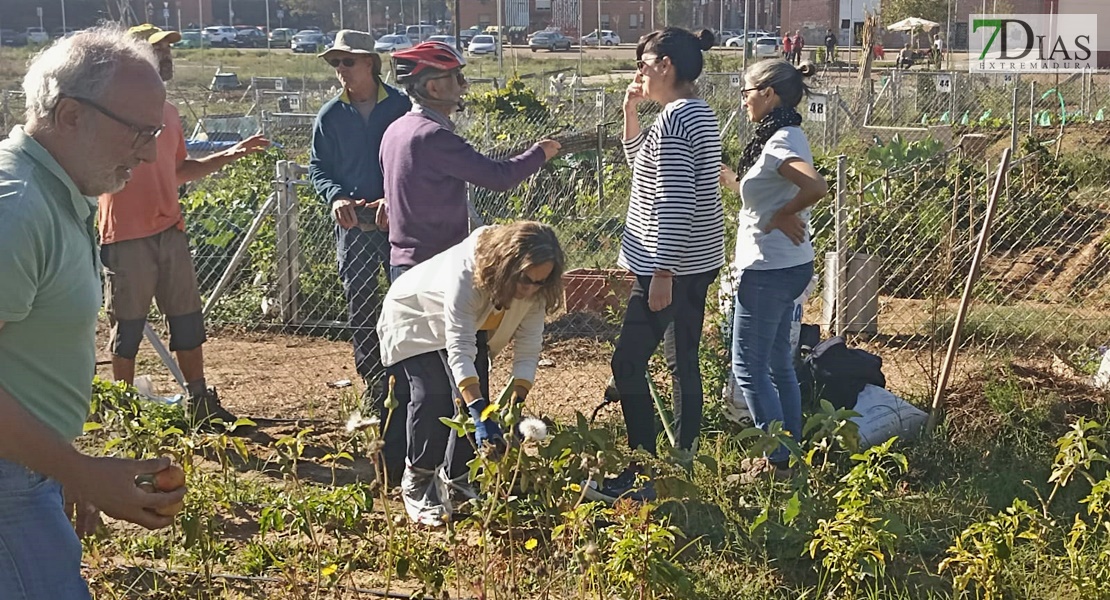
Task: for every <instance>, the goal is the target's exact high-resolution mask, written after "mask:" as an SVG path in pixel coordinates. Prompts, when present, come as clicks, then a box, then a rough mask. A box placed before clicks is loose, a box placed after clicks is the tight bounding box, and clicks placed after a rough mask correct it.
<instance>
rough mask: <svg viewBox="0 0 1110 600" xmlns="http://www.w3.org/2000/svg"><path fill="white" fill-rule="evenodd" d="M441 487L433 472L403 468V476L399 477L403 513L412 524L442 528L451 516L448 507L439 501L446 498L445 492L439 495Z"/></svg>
mask: <svg viewBox="0 0 1110 600" xmlns="http://www.w3.org/2000/svg"><path fill="white" fill-rule="evenodd" d="M441 487H443V486H442V485H441V484H440V483H439V478H438V477H436V476H435V471H428V470H426V469H419V468H416V467H413V466H411V465H407V466H405V474H404V475H403V476H402V477H401V499H402V500H403V501H404V503H405V512H407V513H408V515H409V518H410V519H412V520H413V522H414V523H420V524H421V525H428V526H429V527H442V526H443V525H444V523H445V522H446V520H447V518H449V517H450V516H451V507H450V505H447V506H445V505H444V502H443V501H442V500H440V498H443V497H446V491H445V490H444V494H443V496H441V495H440V488H441Z"/></svg>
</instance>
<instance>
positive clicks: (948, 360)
mask: <svg viewBox="0 0 1110 600" xmlns="http://www.w3.org/2000/svg"><path fill="white" fill-rule="evenodd" d="M1009 168H1010V149H1009V148H1006V149H1005V150H1003V151H1002V160H1001V161H999V163H998V174H997V175H995V178H994V189H993V190H991V195H990V199H989V200H988V201H987V212H986V213H985V214H984V215H983V227H982V228H981V230H980V231H979V241H978V242H977V243H976V244H975V254H974V256H972V258H971V270H970V271H969V272H968V274H967V282H966V283H965V284H964V293H963V296H962V297H961V298H960V308H959V309H958V310H957V311H956V322H955V323H954V324H953V326H952V337H951V339H949V340H948V353H947V354H945V356H944V364H943V365H942V366H941V369H940V380H939V381H937V389H936V393H935V394H934V395H933V408H932V410H930V411H929V420H928V422H926V424H925V432H926V433H932V432H933V429H934V428H936V426H937V421H938V420H940V415H941V411H943V410H944V392H945V388H947V387H948V378H949V377H950V376H951V374H952V368H953V367H954V366H955V364H956V350H957V348H958V347H959V345H960V333H961V332H962V330H963V326H964V320H965V319H966V318H967V311H968V307H970V306H971V291H972V289H974V287H975V282H976V281H978V279H979V268H980V266H981V265H982V263H983V254H984V252H985V251H986V248H987V243H988V241H989V239H990V234H991V222H992V221H993V220H994V208H995V205H997V203H998V196H999V194H1000V193H1001V192H1002V185H1003V183H1004V182H1005V181H1006V171H1007V170H1009Z"/></svg>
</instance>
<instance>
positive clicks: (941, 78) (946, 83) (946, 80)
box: [937, 75, 952, 94]
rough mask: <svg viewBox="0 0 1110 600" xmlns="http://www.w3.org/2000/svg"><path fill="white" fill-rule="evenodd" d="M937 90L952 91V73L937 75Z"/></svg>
mask: <svg viewBox="0 0 1110 600" xmlns="http://www.w3.org/2000/svg"><path fill="white" fill-rule="evenodd" d="M937 91H938V92H941V93H942V94H951V93H952V76H951V75H937Z"/></svg>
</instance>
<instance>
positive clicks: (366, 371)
mask: <svg viewBox="0 0 1110 600" xmlns="http://www.w3.org/2000/svg"><path fill="white" fill-rule="evenodd" d="M320 57H321V58H323V59H324V60H325V61H326V62H327V63H328V64H329V65H330V66H331V67H332V68H333V69H335V76H336V78H337V79H338V80H339V84H340V85H341V86H342V88H343V91H342V92H341V93H340V94H339V96H337V97H335V98H333V99H332V100H330V101H329V102H328V103H327V104H325V105H324V106H323V108H321V109H320V112H319V114H317V115H316V123H315V126H314V127H313V130H312V156H311V159H310V161H309V169H308V173H309V176H310V177H311V179H312V185H313V186H314V187H315V188H316V193H317V194H318V195H319V197H320V199H321V200H322V201H323V202H324V203H326V204H327V205H328V207H329V208H330V210H331V214H332V218H333V219H334V220H335V245H336V254H337V258H338V260H339V277H340V279H342V280H343V291H344V292H345V294H346V296H347V309H348V318H349V319H350V327H351V332H352V335H351V341H352V345H353V346H354V354H355V370H357V371H358V374H359V376H361V377H362V379H363V381H364V382H365V384H366V388H365V392H364V395H363V402H362V411H363V413H371V414H372V413H379V416H380V417H381V420H382V423H385V422H386V414H384V413H385V409H384V400H385V395H386V391H387V390H386V388H387V387H388V386H387V381H386V373H385V369H384V368H383V367H382V363H381V354H380V351H379V349H378V347H379V344H378V334H377V331H376V329H375V326H376V324H377V322H378V314H379V313H380V312H381V302H382V296H384V294H383V293H379V290H378V272H379V269H388V267H389V238H388V237H387V235H386V233H385V232H384V231H379V230H378V227H377V226H376V225H375V221H374V215H375V212H376V210H377V206H378V200H379V199H380V198H382V197H383V196H384V195H385V189H384V185H383V176H382V168H381V164H380V163H379V162H378V149H379V147H380V146H381V141H382V135H383V134H384V133H385V130H386V128H387V127H389V125H390V124H391V123H393V121H395V120H397V118H398V117H400V116H401V115H403V114H405V113H407V112H408V111H409V109H411V108H412V103H411V102H409V99H408V97H407V96H405V95H404V94H403V93H401V91H400V90H398V89H396V88H394V87H391V86H389V85H386V84H385V82H383V81H382V78H381V71H382V61H381V58H380V57H379V56H378V54H377V53H376V52H374V37H373V36H372V35H370V34H369V33H366V32H363V31H354V30H351V29H342V30H340V31H339V32H338V33H337V34H336V35H335V43H334V44H333V45H332V47H331V48H328V49H327V50H326V51H325V52H323V53H321V54H320ZM386 275H387V276H388V275H389V273H388V272H386ZM407 390H408V386H407V384H406V382H405V379H404V375H403V374H402V375H400V376H399V377H398V378H397V387H396V392H397V393H396V396H397V399H398V401H399V403H400V406H399V407H398V408H397V409H396V412H395V414H394V415H393V417H392V419H390V420H389V428H388V430H387V431H386V432H385V448H384V449H383V451H382V453H383V456H384V458H385V462H386V467H387V470H388V471H389V474H390V476H391V478H392V479H396V478H398V477H400V475H401V472H402V471H403V470H404V457H405V446H406V442H405V415H406V410H407V404H408V403H407V398H408V394H407Z"/></svg>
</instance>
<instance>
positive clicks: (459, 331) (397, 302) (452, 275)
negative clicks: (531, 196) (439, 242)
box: [378, 227, 546, 389]
mask: <svg viewBox="0 0 1110 600" xmlns="http://www.w3.org/2000/svg"><path fill="white" fill-rule="evenodd" d="M487 229H489V228H488V227H481V228H479V229H476V230H474V231H473V232H472V233H471V234H470V235H469V236H468V237H467V238H466V239H465V240H463V241H462V242H460V243H458V244H456V245H454V246H452V247H450V248H448V249H447V250H444V251H443V252H441V253H439V254H437V255H435V256H433V257H432V258H430V259H428V260H426V261H424V262H423V263H420V264H419V265H416V266H415V267H413V268H412V269H409V270H408V271H407V272H406V273H405V274H404V275H402V276H401V277H398V278H397V281H394V282H393V284H392V285H391V286H390V287H389V292H388V293H387V294H386V296H385V301H384V302H383V304H382V313H381V316H380V317H379V318H378V338H379V339H380V341H381V354H382V364H383V365H385V366H387V367H389V366H392V365H395V364H397V363H399V362H401V361H402V360H404V359H406V358H411V357H413V356H417V355H420V354H425V353H428V352H435V351H438V350H444V349H446V350H447V364H448V366H450V368H451V374H452V375H453V377H454V379H455V382H457V383H458V384H459V385H460V386H462V385H465V384H464V383H463V382H464V381H467V380H471V379H473V378H477V377H478V371H477V370H476V369H475V368H474V359H475V357H476V356H477V354H478V347H477V342H476V335H477V332H478V328H479V327H481V325H482V324H483V323H485V321H486V319H487V318H488V317H489V316H490V314H491V313H493V301H492V300H491V299H490V297H489V296H488V295H487V294H485V293H483V292H481V291H479V290H477V289H475V287H474V244H475V241H476V240H477V239H478V236H479V235H481V234H482V232H484V231H486V230H487ZM545 315H546V302H545V301H544V299H543V297H542V296H540V295H538V294H537V295H535V296H533V297H531V298H529V299H527V300H514V301H513V303H512V305H511V306H509V308H508V309H506V310H505V316H504V317H503V318H502V320H501V324H500V326H498V328H497V330H496V331H493V332H491V333H490V337H489V354H490V358H492V357H494V356H496V355H497V354H498V353H499V352H500V351H501V350H503V349H504V348H505V346H506V345H508V343H509V340H515V342H514V344H513V377H514V378H515V379H516V381H517V384H519V385H523V386H524V387H525V388H526V389H527V388H530V387H531V385H532V382H533V381H534V380H535V377H536V366H537V363H538V362H539V357H540V349H541V348H542V346H543V324H544V317H545Z"/></svg>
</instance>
